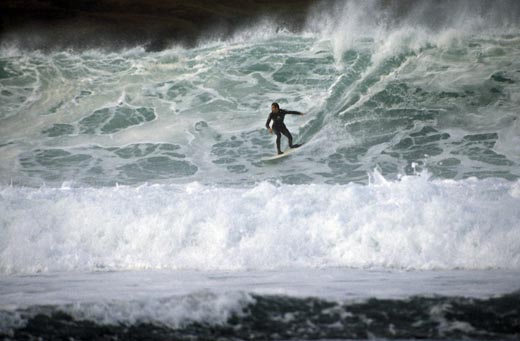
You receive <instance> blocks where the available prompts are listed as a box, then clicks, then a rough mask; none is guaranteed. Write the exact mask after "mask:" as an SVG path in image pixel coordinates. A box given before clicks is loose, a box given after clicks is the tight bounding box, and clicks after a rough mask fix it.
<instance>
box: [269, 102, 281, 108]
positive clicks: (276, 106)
mask: <svg viewBox="0 0 520 341" xmlns="http://www.w3.org/2000/svg"><path fill="white" fill-rule="evenodd" d="M271 106H272V107H275V108H276V109H280V106H279V105H278V103H276V102H273V104H271Z"/></svg>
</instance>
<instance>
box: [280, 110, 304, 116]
mask: <svg viewBox="0 0 520 341" xmlns="http://www.w3.org/2000/svg"><path fill="white" fill-rule="evenodd" d="M284 111H285V113H286V114H289V115H299V116H303V115H304V113H301V112H299V111H289V110H284Z"/></svg>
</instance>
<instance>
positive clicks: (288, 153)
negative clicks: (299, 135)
mask: <svg viewBox="0 0 520 341" xmlns="http://www.w3.org/2000/svg"><path fill="white" fill-rule="evenodd" d="M302 145H303V144H300V145H299V146H298V147H296V148H289V149H287V150H285V151H284V152H283V154H280V155H274V156H268V157H264V158H263V159H262V161H274V160H278V159H281V158H284V157H286V156H288V155H291V153H293V152H294V151H295V150H298V149H299V148H300V147H301V146H302Z"/></svg>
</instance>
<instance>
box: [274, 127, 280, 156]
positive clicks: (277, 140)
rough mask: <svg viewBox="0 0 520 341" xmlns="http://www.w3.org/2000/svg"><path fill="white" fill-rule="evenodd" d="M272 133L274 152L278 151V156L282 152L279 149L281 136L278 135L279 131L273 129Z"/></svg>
mask: <svg viewBox="0 0 520 341" xmlns="http://www.w3.org/2000/svg"><path fill="white" fill-rule="evenodd" d="M273 132H274V133H275V134H276V150H277V151H278V154H282V150H281V149H280V139H281V137H282V134H280V131H279V130H277V129H273Z"/></svg>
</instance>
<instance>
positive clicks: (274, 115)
mask: <svg viewBox="0 0 520 341" xmlns="http://www.w3.org/2000/svg"><path fill="white" fill-rule="evenodd" d="M287 114H290V115H300V116H303V113H301V112H298V111H289V110H284V109H280V106H279V105H278V103H273V104H271V113H270V114H269V117H268V118H267V122H266V123H265V127H266V128H267V129H268V130H269V133H271V134H272V133H273V132H274V134H275V135H276V149H277V150H278V155H280V154H283V152H282V150H281V149H280V138H281V137H282V134H284V135H285V137H287V138H288V139H289V148H297V147H299V146H300V145H297V144H295V145H293V144H292V135H291V133H290V132H289V129H287V127H286V126H285V124H284V123H283V119H284V118H285V115H287ZM271 120H272V121H273V127H272V128H271V127H270V126H269V124H270V123H271Z"/></svg>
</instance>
